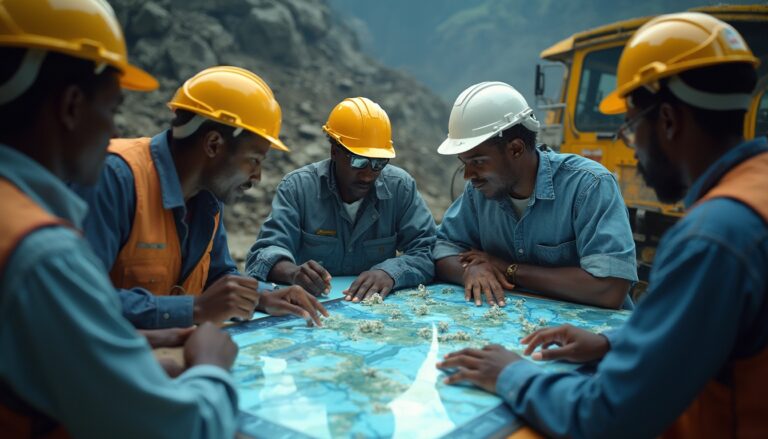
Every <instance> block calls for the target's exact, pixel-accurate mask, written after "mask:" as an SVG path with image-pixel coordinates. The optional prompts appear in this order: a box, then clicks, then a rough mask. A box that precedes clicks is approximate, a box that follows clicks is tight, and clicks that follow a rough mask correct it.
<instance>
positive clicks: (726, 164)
mask: <svg viewBox="0 0 768 439" xmlns="http://www.w3.org/2000/svg"><path fill="white" fill-rule="evenodd" d="M766 151H768V143H766V139H765V138H764V137H763V138H760V139H757V140H754V141H751V142H746V143H743V144H741V145H739V146H738V147H736V148H735V149H733V150H731V151H729V152H727V153H726V154H725V155H723V156H722V157H721V158H720V159H718V160H717V161H716V162H715V163H714V164H713V165H711V166H710V167H709V169H708V170H707V171H706V172H705V173H704V174H703V175H702V176H701V177H699V178H698V179H697V180H696V182H695V183H694V184H693V186H692V187H691V189H690V190H689V192H688V195H687V196H686V199H685V204H686V206H687V207H691V206H692V205H693V203H695V202H696V201H697V200H698V199H699V198H701V197H702V196H703V195H704V194H706V192H707V191H708V190H709V189H711V188H712V187H713V186H714V185H715V183H717V181H718V180H719V179H720V177H722V176H723V175H724V174H725V173H726V172H727V171H728V170H730V169H731V168H733V167H734V166H736V165H737V164H739V163H741V162H742V161H744V160H746V159H747V158H750V157H752V156H754V155H756V154H759V153H762V152H766ZM766 267H768V225H766V222H765V221H764V220H763V218H761V217H760V216H759V215H758V214H757V213H756V212H755V211H753V210H752V209H751V208H749V207H747V206H746V205H744V204H742V203H740V202H738V201H735V200H733V199H728V198H715V199H711V200H708V201H706V202H703V203H701V204H699V205H697V206H695V207H693V208H692V209H691V210H690V211H689V212H688V214H687V215H686V216H685V217H684V218H683V219H682V220H680V221H679V222H678V223H677V224H676V225H675V226H674V227H672V228H671V229H670V230H669V231H668V232H667V234H666V235H665V236H664V237H663V239H662V241H661V243H660V245H659V248H658V252H657V253H656V257H655V259H654V264H653V269H652V272H651V276H650V287H649V289H648V291H647V292H646V295H645V296H644V297H643V299H641V300H640V303H639V304H638V306H637V309H636V310H635V311H634V313H633V314H632V316H631V317H630V318H629V320H628V321H627V323H626V324H625V325H624V326H623V327H622V328H620V329H619V330H617V331H614V332H612V333H610V334H609V335H608V337H609V339H610V342H611V350H610V351H609V352H608V354H607V355H606V356H605V358H603V360H602V361H601V362H600V364H599V365H598V367H597V372H596V374H595V375H594V376H585V375H580V374H577V373H551V374H548V373H545V372H543V371H542V370H541V369H540V368H539V367H538V366H536V365H535V364H534V363H532V362H529V361H527V360H522V361H518V362H516V363H513V364H510V365H509V366H507V367H506V368H505V369H504V371H503V372H502V373H501V375H500V376H499V378H498V381H497V382H496V391H497V392H498V393H499V394H500V395H501V396H502V397H503V398H504V399H505V400H506V401H507V403H508V404H509V405H510V406H511V407H512V410H513V411H514V412H515V413H517V414H519V415H520V416H522V417H523V418H525V419H526V420H527V421H528V422H529V423H530V424H531V425H533V426H534V427H536V428H537V429H539V430H540V431H542V432H544V433H546V434H547V435H551V436H567V437H576V438H581V437H584V438H599V437H608V438H610V437H653V436H658V435H659V434H660V433H661V432H662V431H663V430H664V429H665V428H666V427H668V426H669V425H670V424H671V423H672V422H673V421H674V420H675V419H676V418H677V417H678V416H679V415H681V414H682V413H683V411H684V410H685V409H686V408H687V407H688V406H689V405H690V403H691V402H692V401H693V400H694V398H695V397H696V396H697V395H698V394H699V392H701V390H702V389H703V388H704V386H705V384H706V383H707V382H708V381H709V380H711V379H713V378H717V377H718V375H719V373H721V372H723V371H724V370H723V368H724V366H725V365H726V363H727V362H729V361H730V360H733V359H738V358H744V357H748V356H751V355H754V354H756V353H758V352H760V351H761V350H763V349H765V348H766V346H768V325H766V324H765V322H767V321H768V306H766V299H767V298H766V292H768V271H766Z"/></svg>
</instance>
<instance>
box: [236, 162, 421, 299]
mask: <svg viewBox="0 0 768 439" xmlns="http://www.w3.org/2000/svg"><path fill="white" fill-rule="evenodd" d="M434 242H435V221H434V219H433V218H432V213H431V212H430V211H429V209H428V208H427V205H426V203H425V202H424V199H423V198H422V197H421V194H419V191H418V190H417V189H416V182H415V181H414V180H413V178H412V177H411V176H410V175H408V173H406V172H405V171H403V170H402V169H400V168H398V167H395V166H392V165H389V166H387V167H385V168H384V169H383V170H382V171H381V174H380V175H379V177H378V179H376V183H375V186H374V188H373V189H372V190H371V191H370V192H369V193H368V196H367V197H366V198H365V199H364V200H363V204H362V205H361V206H360V210H359V211H358V215H357V221H355V218H350V217H349V215H348V214H347V212H346V211H345V210H344V208H343V205H342V200H341V196H340V195H339V191H338V188H337V187H336V178H335V177H334V171H333V166H332V162H331V160H324V161H321V162H318V163H313V164H310V165H307V166H304V167H303V168H300V169H297V170H295V171H293V172H291V173H289V174H287V175H286V176H285V177H284V178H283V180H282V182H280V185H279V186H278V187H277V193H276V194H275V198H274V199H273V201H272V213H271V214H270V216H269V217H268V218H267V220H266V221H265V222H264V224H263V225H262V226H261V231H260V232H259V236H258V238H257V240H256V243H254V244H253V247H251V251H250V252H249V254H248V258H247V261H246V271H247V273H248V274H249V275H251V276H253V277H256V278H258V279H262V280H266V279H267V275H268V274H269V272H270V270H271V269H272V267H273V266H274V265H275V263H277V262H278V261H280V260H282V259H287V260H289V261H291V262H293V263H296V264H302V263H304V262H306V261H308V260H310V259H313V260H315V261H316V262H318V263H319V264H320V265H322V266H323V267H325V269H326V270H328V272H329V273H330V274H331V275H337V276H347V275H357V274H360V273H361V272H363V271H366V270H375V269H380V270H383V271H385V272H386V273H387V274H389V275H390V276H391V277H392V279H394V281H395V284H394V287H395V288H402V287H408V286H414V285H418V284H420V283H427V282H429V281H430V280H432V277H433V276H434V265H433V263H432V258H431V251H432V246H433V245H434ZM396 251H400V252H402V255H400V256H397V255H396Z"/></svg>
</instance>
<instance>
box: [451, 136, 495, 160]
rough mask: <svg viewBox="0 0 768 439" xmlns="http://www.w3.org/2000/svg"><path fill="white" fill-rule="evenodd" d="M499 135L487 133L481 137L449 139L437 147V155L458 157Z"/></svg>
mask: <svg viewBox="0 0 768 439" xmlns="http://www.w3.org/2000/svg"><path fill="white" fill-rule="evenodd" d="M497 134H498V133H486V134H483V135H481V136H475V137H468V138H464V139H451V138H450V137H448V138H447V139H445V140H444V141H443V143H441V144H440V146H438V147H437V153H438V154H442V155H456V154H461V153H464V152H467V151H469V150H471V149H473V148H476V147H477V146H478V145H480V144H481V143H483V142H485V141H486V140H488V139H490V138H491V137H493V136H495V135H497Z"/></svg>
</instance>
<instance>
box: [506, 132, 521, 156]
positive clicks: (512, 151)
mask: <svg viewBox="0 0 768 439" xmlns="http://www.w3.org/2000/svg"><path fill="white" fill-rule="evenodd" d="M506 151H507V154H509V155H510V156H511V157H512V158H520V156H521V155H523V153H524V152H525V142H523V139H521V138H519V137H518V138H516V139H513V140H511V141H510V142H508V143H507V148H506Z"/></svg>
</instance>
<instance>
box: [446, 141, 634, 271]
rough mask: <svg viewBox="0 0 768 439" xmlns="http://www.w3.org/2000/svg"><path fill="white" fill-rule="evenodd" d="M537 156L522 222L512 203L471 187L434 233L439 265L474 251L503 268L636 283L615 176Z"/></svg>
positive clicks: (591, 164) (588, 164)
mask: <svg viewBox="0 0 768 439" xmlns="http://www.w3.org/2000/svg"><path fill="white" fill-rule="evenodd" d="M536 151H537V154H538V156H539V165H538V170H537V172H536V183H535V184H536V186H535V188H534V192H533V194H532V196H531V197H530V200H529V201H528V207H527V208H526V209H525V211H524V212H523V215H522V217H521V218H518V216H517V213H515V209H514V207H513V205H512V201H511V200H510V198H509V197H505V198H504V199H498V200H494V199H488V198H486V197H485V196H483V194H482V193H480V192H478V191H477V190H475V188H474V187H472V185H471V184H469V182H468V183H467V184H466V185H465V188H464V193H463V194H462V195H461V196H460V197H459V198H457V199H456V201H454V202H453V204H451V206H450V207H449V208H448V210H447V211H446V213H445V216H444V217H443V222H442V223H441V224H440V226H439V227H438V228H437V243H436V244H435V250H434V253H433V256H434V258H435V260H439V259H442V258H445V257H449V256H456V255H458V254H459V253H461V252H464V251H466V250H469V249H471V248H474V249H479V250H482V251H484V252H486V253H490V254H492V255H494V256H496V257H499V258H501V259H503V260H505V261H510V262H516V263H521V264H532V265H538V266H543V267H581V268H582V269H583V270H585V271H586V272H588V273H589V274H591V275H593V276H595V277H616V278H621V279H626V280H629V281H631V282H635V281H637V266H636V262H635V242H634V239H633V236H632V229H631V228H630V225H629V214H628V213H627V208H626V206H625V204H624V200H623V199H622V197H621V191H620V190H619V186H618V184H617V183H616V179H615V178H614V176H613V174H611V173H610V172H609V171H608V170H607V169H605V167H604V166H602V165H601V164H599V163H597V162H595V161H593V160H589V159H586V158H584V157H581V156H578V155H574V154H558V153H555V152H553V151H550V150H546V151H542V150H540V149H538V148H537V149H536Z"/></svg>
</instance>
